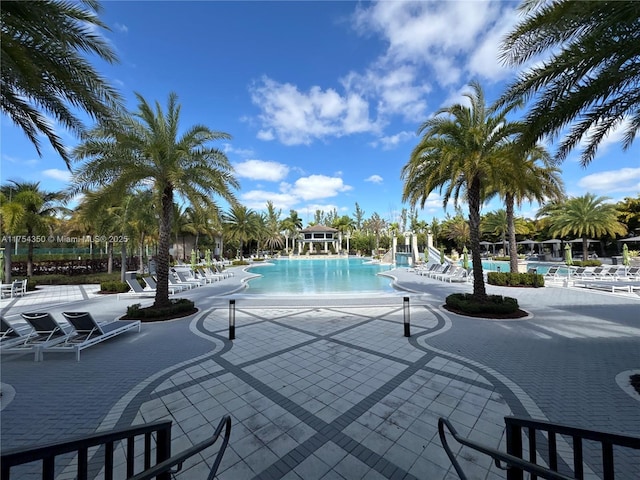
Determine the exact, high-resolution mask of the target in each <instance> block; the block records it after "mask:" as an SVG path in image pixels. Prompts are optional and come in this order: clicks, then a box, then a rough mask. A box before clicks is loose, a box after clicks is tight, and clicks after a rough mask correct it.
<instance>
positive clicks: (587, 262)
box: [573, 260, 602, 267]
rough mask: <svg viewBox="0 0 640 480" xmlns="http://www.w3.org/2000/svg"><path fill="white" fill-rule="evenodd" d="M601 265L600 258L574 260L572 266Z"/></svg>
mask: <svg viewBox="0 0 640 480" xmlns="http://www.w3.org/2000/svg"><path fill="white" fill-rule="evenodd" d="M600 265H602V262H601V261H600V260H574V261H573V266H574V267H599V266H600Z"/></svg>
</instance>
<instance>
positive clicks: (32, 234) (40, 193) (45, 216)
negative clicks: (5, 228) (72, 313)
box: [2, 180, 64, 277]
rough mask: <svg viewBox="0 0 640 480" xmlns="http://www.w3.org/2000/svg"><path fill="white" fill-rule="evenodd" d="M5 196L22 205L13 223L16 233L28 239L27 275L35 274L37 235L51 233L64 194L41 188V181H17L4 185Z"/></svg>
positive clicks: (60, 209) (61, 208)
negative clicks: (34, 259) (34, 262)
mask: <svg viewBox="0 0 640 480" xmlns="http://www.w3.org/2000/svg"><path fill="white" fill-rule="evenodd" d="M2 192H3V194H4V196H5V198H12V199H13V201H14V202H16V203H17V204H18V205H19V206H20V207H21V212H20V213H19V219H17V222H16V223H15V224H14V225H13V228H17V231H14V232H13V234H14V235H15V234H16V233H20V234H25V235H26V237H27V238H28V240H27V276H28V277H31V276H33V250H34V248H35V246H36V243H37V242H36V240H35V238H36V237H40V236H44V235H49V234H50V233H51V231H50V229H49V227H50V226H51V224H52V220H53V217H54V215H55V214H56V213H58V212H60V211H63V210H64V207H63V206H62V203H61V202H62V201H63V198H64V196H63V194H62V193H61V192H46V191H44V190H40V182H16V181H13V180H9V183H7V184H6V185H3V186H2Z"/></svg>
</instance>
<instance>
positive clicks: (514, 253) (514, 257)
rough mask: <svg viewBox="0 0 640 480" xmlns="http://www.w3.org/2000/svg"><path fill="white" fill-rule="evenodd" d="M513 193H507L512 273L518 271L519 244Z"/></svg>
mask: <svg viewBox="0 0 640 480" xmlns="http://www.w3.org/2000/svg"><path fill="white" fill-rule="evenodd" d="M513 203H514V201H513V194H512V193H507V194H506V195H505V207H506V210H507V233H508V235H509V269H510V270H511V273H515V272H517V271H518V245H517V244H516V223H515V218H514V215H513Z"/></svg>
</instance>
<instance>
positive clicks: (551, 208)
mask: <svg viewBox="0 0 640 480" xmlns="http://www.w3.org/2000/svg"><path fill="white" fill-rule="evenodd" d="M607 200H608V197H597V196H596V195H594V194H592V193H587V194H586V195H583V196H581V197H573V198H569V199H568V200H567V201H565V202H554V203H549V204H548V205H545V206H544V207H543V208H541V209H540V210H539V212H538V215H539V216H548V217H549V223H550V229H549V231H550V233H551V235H554V236H559V237H565V236H567V235H575V236H576V237H579V238H582V258H584V259H587V257H588V252H589V242H588V238H589V237H595V238H599V237H601V236H603V235H612V236H614V235H624V234H626V233H627V227H626V226H625V225H624V224H622V223H620V222H619V221H618V216H619V215H620V212H619V211H618V209H617V207H616V205H614V204H612V203H607Z"/></svg>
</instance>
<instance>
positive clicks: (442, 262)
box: [440, 247, 444, 265]
mask: <svg viewBox="0 0 640 480" xmlns="http://www.w3.org/2000/svg"><path fill="white" fill-rule="evenodd" d="M440 265H444V247H440Z"/></svg>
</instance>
